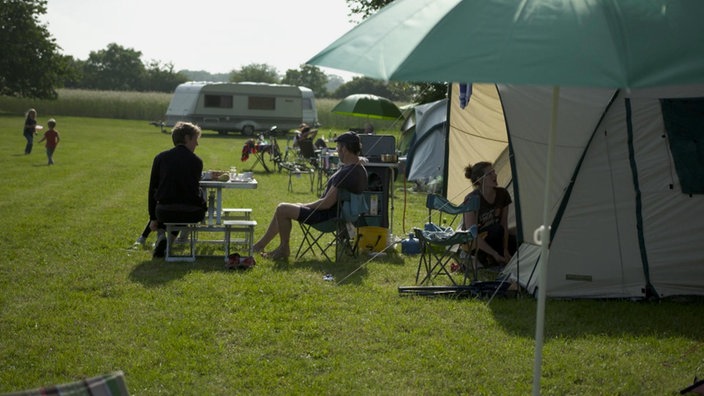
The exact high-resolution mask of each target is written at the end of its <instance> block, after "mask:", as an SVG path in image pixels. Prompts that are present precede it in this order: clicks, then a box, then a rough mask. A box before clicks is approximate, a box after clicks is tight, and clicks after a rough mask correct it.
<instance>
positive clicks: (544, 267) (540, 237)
mask: <svg viewBox="0 0 704 396" xmlns="http://www.w3.org/2000/svg"><path fill="white" fill-rule="evenodd" d="M559 100H560V87H559V86H554V87H553V88H552V119H551V122H550V135H549V137H548V153H547V163H546V169H545V195H544V196H543V225H542V226H541V227H540V228H538V229H537V230H535V233H534V234H533V238H534V239H536V241H535V242H536V243H538V244H539V245H540V264H539V267H540V278H539V281H538V309H537V312H536V318H535V358H534V360H533V395H535V396H537V395H540V378H541V366H542V363H543V337H544V328H545V300H546V298H547V288H548V287H547V284H548V255H549V253H550V250H549V248H550V227H549V226H548V224H549V223H548V214H549V209H550V184H551V183H550V181H551V179H552V162H553V157H554V156H555V140H556V137H557V105H558V103H559Z"/></svg>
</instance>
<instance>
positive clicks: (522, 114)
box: [446, 85, 704, 298]
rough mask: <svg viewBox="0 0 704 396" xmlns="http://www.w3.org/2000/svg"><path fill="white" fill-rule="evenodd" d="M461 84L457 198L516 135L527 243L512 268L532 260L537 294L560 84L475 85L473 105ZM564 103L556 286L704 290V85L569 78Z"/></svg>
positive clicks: (562, 290) (557, 160)
mask: <svg viewBox="0 0 704 396" xmlns="http://www.w3.org/2000/svg"><path fill="white" fill-rule="evenodd" d="M453 92H455V93H453V94H452V95H451V97H452V102H451V110H450V128H449V139H448V144H449V145H448V147H449V152H448V164H449V166H448V170H447V176H446V180H447V196H448V198H450V199H452V200H453V201H455V202H457V201H458V200H461V199H462V197H463V196H464V195H466V191H463V189H466V188H467V187H468V183H467V181H466V179H464V176H463V172H462V170H463V168H464V166H466V164H467V163H474V162H477V161H480V160H490V161H494V160H496V159H497V158H499V157H500V156H501V153H502V152H503V150H504V149H505V148H506V147H507V145H508V148H509V153H510V164H511V171H512V172H511V174H512V177H513V184H512V187H513V190H514V207H513V209H515V210H514V212H515V214H516V218H517V219H516V222H517V227H518V236H519V240H523V241H524V243H523V245H522V247H521V249H519V253H518V254H517V255H516V256H514V258H513V260H512V262H511V264H510V265H509V266H508V267H507V269H506V271H508V272H511V273H514V275H515V273H516V271H517V269H516V263H520V266H519V267H518V268H519V269H520V274H519V275H518V278H519V281H520V283H522V284H523V285H524V286H527V287H528V289H529V290H530V291H531V292H534V291H535V289H536V287H540V285H538V284H537V282H538V278H539V277H538V272H539V271H540V269H539V268H537V267H538V258H539V254H540V251H539V247H538V246H537V245H535V244H534V242H533V233H534V230H535V229H536V228H538V227H539V226H540V225H541V223H542V218H541V215H542V208H543V193H542V191H543V189H544V186H545V180H544V169H545V167H546V152H547V144H548V142H547V133H545V131H547V130H549V128H550V114H551V107H552V91H551V89H550V88H548V87H537V86H513V85H474V88H473V92H472V96H471V98H470V101H469V104H468V105H467V106H466V107H465V108H464V109H463V108H461V106H460V105H459V98H458V95H457V94H456V92H457V90H456V87H455V89H454V90H453ZM558 109H559V111H558V120H557V129H558V130H557V139H558V140H557V144H556V148H555V157H554V169H553V172H552V174H553V178H552V179H553V180H552V183H551V186H552V188H551V193H550V200H549V205H548V207H549V213H550V214H549V219H551V233H552V238H551V247H550V263H551V265H550V271H549V273H548V288H547V290H546V292H547V295H548V296H552V297H581V298H603V297H614V298H639V297H649V296H654V295H657V296H671V295H682V294H686V295H703V294H704V249H700V247H699V240H700V239H701V237H702V236H704V221H702V220H704V195H702V194H704V86H686V87H670V88H651V89H639V90H631V91H630V92H627V91H624V90H616V89H603V88H562V89H561V91H560V97H559V103H558ZM507 138H508V139H507ZM510 177H511V175H509V176H508V178H509V179H510ZM507 180H508V179H507V178H503V181H502V183H504V184H505V183H506V182H507ZM500 181H501V179H500Z"/></svg>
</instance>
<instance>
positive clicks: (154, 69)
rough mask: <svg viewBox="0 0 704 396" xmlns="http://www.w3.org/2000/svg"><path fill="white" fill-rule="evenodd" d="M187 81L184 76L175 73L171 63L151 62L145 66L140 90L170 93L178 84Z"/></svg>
mask: <svg viewBox="0 0 704 396" xmlns="http://www.w3.org/2000/svg"><path fill="white" fill-rule="evenodd" d="M186 81H188V77H186V75H184V74H180V73H175V72H174V65H173V64H172V63H166V64H162V63H161V62H159V61H151V62H149V64H148V65H147V70H146V73H145V78H144V82H143V85H142V89H143V90H144V91H156V92H171V91H173V90H174V89H175V88H176V87H177V86H178V85H179V84H181V83H184V82H186Z"/></svg>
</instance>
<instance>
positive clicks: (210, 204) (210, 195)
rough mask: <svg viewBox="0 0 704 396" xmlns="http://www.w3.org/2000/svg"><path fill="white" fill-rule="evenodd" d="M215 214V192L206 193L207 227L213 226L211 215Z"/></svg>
mask: <svg viewBox="0 0 704 396" xmlns="http://www.w3.org/2000/svg"><path fill="white" fill-rule="evenodd" d="M214 213H215V191H213V190H212V189H211V190H210V191H209V192H208V225H213V215H214Z"/></svg>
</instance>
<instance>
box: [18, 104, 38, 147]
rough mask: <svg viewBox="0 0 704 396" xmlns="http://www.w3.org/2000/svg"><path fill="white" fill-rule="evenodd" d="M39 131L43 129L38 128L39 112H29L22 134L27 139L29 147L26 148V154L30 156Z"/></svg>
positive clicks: (31, 110) (30, 110) (32, 110)
mask: <svg viewBox="0 0 704 396" xmlns="http://www.w3.org/2000/svg"><path fill="white" fill-rule="evenodd" d="M37 129H41V126H37V111H36V110H34V109H29V110H27V114H26V115H25V118H24V130H23V132H22V134H23V135H24V138H25V139H27V145H25V146H24V154H25V155H27V154H30V153H31V152H32V146H34V136H35V135H36V134H37Z"/></svg>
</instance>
